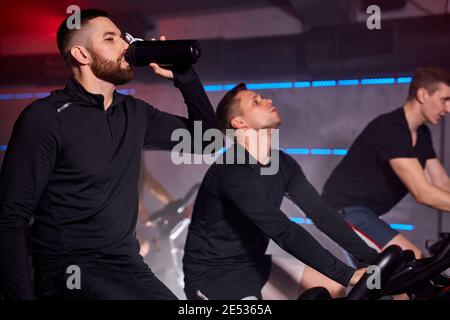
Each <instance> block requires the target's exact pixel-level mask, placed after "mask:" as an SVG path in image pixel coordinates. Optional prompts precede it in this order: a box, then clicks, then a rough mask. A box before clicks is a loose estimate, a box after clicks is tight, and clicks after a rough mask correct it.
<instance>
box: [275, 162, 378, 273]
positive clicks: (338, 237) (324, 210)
mask: <svg viewBox="0 0 450 320" xmlns="http://www.w3.org/2000/svg"><path fill="white" fill-rule="evenodd" d="M283 156H284V158H285V159H286V164H287V172H289V181H288V186H287V188H286V189H287V193H286V196H287V197H288V198H289V199H290V200H291V201H292V202H294V203H295V204H296V205H297V206H298V207H299V208H300V209H301V210H302V211H303V212H304V213H305V214H306V216H307V217H308V218H310V219H311V220H312V221H313V222H314V224H315V226H316V227H317V228H318V229H319V230H320V231H322V232H324V233H325V234H326V235H327V236H329V237H330V238H331V239H332V240H333V241H335V242H336V243H337V244H339V245H340V246H341V247H342V248H344V249H345V250H347V251H348V252H350V253H351V254H352V255H353V256H354V257H355V258H356V259H357V260H359V261H361V262H363V263H364V264H370V263H372V262H373V260H374V259H375V258H376V256H377V252H376V251H375V250H374V249H372V248H370V247H369V246H367V244H366V243H365V242H364V241H363V240H362V239H361V238H360V237H359V236H358V235H357V234H356V233H355V232H354V231H353V229H352V228H351V227H350V226H349V225H348V223H347V222H346V221H345V219H344V217H343V216H342V214H340V213H339V212H337V211H336V210H334V209H332V208H331V207H329V206H328V205H327V204H326V203H325V202H324V201H323V200H322V198H321V197H320V195H319V193H318V192H317V191H316V189H314V187H313V186H312V185H311V184H310V183H309V181H308V180H307V179H306V176H305V174H304V173H303V170H302V169H301V167H300V166H299V164H298V163H297V162H296V161H295V160H294V159H292V158H291V157H289V156H288V155H283Z"/></svg>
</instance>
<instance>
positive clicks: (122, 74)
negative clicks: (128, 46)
mask: <svg viewBox="0 0 450 320" xmlns="http://www.w3.org/2000/svg"><path fill="white" fill-rule="evenodd" d="M91 55H92V65H91V70H92V73H93V74H94V75H95V76H96V77H97V78H99V79H102V80H104V81H107V82H110V83H112V84H114V85H116V86H117V85H121V84H125V83H127V82H129V81H130V80H131V79H132V78H133V75H134V72H133V69H132V68H131V66H130V65H128V67H126V68H122V67H121V66H120V64H121V62H122V60H123V58H124V55H122V56H121V57H119V58H118V59H117V61H112V60H107V59H105V58H103V57H101V56H99V55H98V54H96V53H95V52H94V51H91Z"/></svg>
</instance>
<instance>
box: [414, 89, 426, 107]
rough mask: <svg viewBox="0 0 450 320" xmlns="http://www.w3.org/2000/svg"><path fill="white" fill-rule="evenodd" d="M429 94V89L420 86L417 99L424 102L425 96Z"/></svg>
mask: <svg viewBox="0 0 450 320" xmlns="http://www.w3.org/2000/svg"><path fill="white" fill-rule="evenodd" d="M428 96H429V94H428V91H427V89H425V88H419V89H418V90H417V93H416V98H417V101H419V102H420V103H423V102H424V101H425V98H427V97H428Z"/></svg>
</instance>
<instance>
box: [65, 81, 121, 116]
mask: <svg viewBox="0 0 450 320" xmlns="http://www.w3.org/2000/svg"><path fill="white" fill-rule="evenodd" d="M64 92H65V93H66V94H67V95H68V96H70V97H71V98H73V99H74V101H80V102H82V104H83V105H86V106H92V107H98V108H100V109H104V105H103V100H104V97H103V95H102V94H95V93H92V92H89V91H87V90H86V89H85V88H84V87H83V85H82V84H81V83H80V82H78V81H77V80H76V79H75V78H74V77H73V76H72V77H70V78H69V80H68V81H67V83H66V87H65V88H64ZM123 98H124V95H123V94H120V93H118V92H117V91H116V90H114V93H113V101H112V103H111V105H110V106H109V107H112V106H114V105H116V104H117V103H119V102H120V101H121V100H122V99H123Z"/></svg>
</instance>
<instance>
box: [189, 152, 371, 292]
mask: <svg viewBox="0 0 450 320" xmlns="http://www.w3.org/2000/svg"><path fill="white" fill-rule="evenodd" d="M237 148H239V147H237ZM227 152H229V151H227ZM272 152H273V153H275V152H276V153H278V154H279V170H278V172H277V173H276V174H274V175H261V172H260V170H261V168H262V167H263V165H261V164H260V163H256V164H248V163H247V164H218V163H217V162H216V163H214V164H213V165H212V166H211V167H210V168H209V170H208V171H207V173H206V175H205V177H204V179H203V182H202V185H201V187H200V190H199V193H198V195H197V199H196V202H195V205H194V211H193V216H192V222H191V224H190V226H189V232H188V237H187V241H186V245H185V255H184V259H183V265H184V274H185V284H186V289H185V290H186V293H187V295H188V296H193V295H194V293H195V292H196V291H197V290H199V289H200V290H201V289H202V288H204V287H207V286H211V285H212V283H213V282H214V281H221V280H220V279H221V277H224V276H226V277H227V278H230V279H231V278H232V279H236V278H237V279H240V280H239V281H241V282H242V283H246V284H247V282H249V279H245V278H244V279H243V278H242V275H243V274H248V275H249V278H250V277H253V278H252V279H254V281H255V282H256V284H255V285H256V286H257V285H258V284H259V285H260V286H261V285H262V283H263V282H264V281H261V279H260V278H261V275H264V274H265V275H266V276H267V275H268V272H267V270H268V269H270V264H269V265H268V263H270V260H268V259H266V256H265V252H266V249H267V246H268V243H269V239H272V240H274V241H275V242H276V243H277V244H278V245H279V246H280V247H281V248H282V249H284V250H286V251H287V252H289V253H290V254H292V255H293V256H294V257H296V258H298V259H299V260H301V261H303V262H304V263H306V264H307V265H310V266H312V267H313V268H315V269H316V270H318V271H320V272H322V273H323V274H325V275H327V276H329V277H330V278H332V279H334V280H335V281H337V282H339V283H341V284H343V285H347V284H348V282H349V280H350V277H351V276H352V274H353V272H354V270H353V269H352V268H350V267H348V266H347V265H346V264H344V263H343V262H341V261H340V260H338V259H336V258H335V257H334V256H333V255H332V254H331V253H330V252H328V251H327V250H325V249H324V248H323V247H322V246H321V245H320V244H319V243H318V242H317V241H316V240H315V239H314V238H313V237H312V236H311V235H310V234H309V233H308V232H306V230H305V229H303V228H302V227H301V226H299V225H298V224H296V223H294V222H292V221H291V220H290V219H289V218H288V217H287V216H286V215H285V214H284V213H283V212H282V211H280V209H279V207H280V205H281V202H282V199H283V196H285V195H286V196H288V197H289V198H290V199H291V200H292V201H293V202H294V203H295V204H296V205H298V206H299V207H300V208H301V209H302V210H303V212H304V213H305V214H306V215H307V216H308V217H309V218H311V220H312V221H313V222H314V223H315V225H316V226H317V227H318V228H319V229H320V230H322V231H323V232H325V233H326V234H327V235H328V236H330V238H332V239H333V240H334V241H336V242H337V243H338V244H339V245H341V246H342V247H344V248H345V249H347V250H348V251H349V252H351V253H352V254H354V255H355V257H357V259H359V260H361V261H365V262H367V263H370V262H371V261H373V259H374V257H375V256H376V252H375V251H373V249H370V248H369V247H367V246H366V244H365V243H364V242H363V241H362V240H361V239H360V238H359V237H358V236H357V235H356V234H355V233H354V232H353V231H352V229H351V228H350V226H349V225H348V224H347V223H345V221H344V219H343V217H342V215H340V214H339V213H338V212H336V211H335V210H333V209H331V208H330V207H328V206H327V205H326V204H325V203H324V202H323V201H322V199H321V198H320V195H319V194H318V193H317V191H316V190H315V189H314V188H313V187H312V186H311V184H310V183H309V182H308V180H307V179H306V177H305V175H304V173H303V171H302V169H301V168H300V166H299V165H298V163H297V162H296V161H295V160H294V159H292V158H291V157H290V156H288V155H286V154H284V153H283V152H279V151H275V150H273V151H272ZM245 153H246V156H247V157H248V158H250V157H251V156H250V155H249V154H248V153H247V152H246V151H245ZM224 157H226V155H224ZM272 159H273V157H272ZM253 160H254V159H253ZM254 161H255V162H256V160H254ZM224 162H225V161H224ZM267 166H270V164H268V165H267ZM243 269H245V272H243V271H242V270H243ZM252 270H253V272H252ZM233 272H236V273H239V275H238V276H232V275H231V274H230V273H233ZM252 274H253V275H252ZM263 280H264V279H263ZM265 280H267V279H265ZM239 281H237V283H239ZM252 281H253V280H252ZM230 285H233V284H230Z"/></svg>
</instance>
